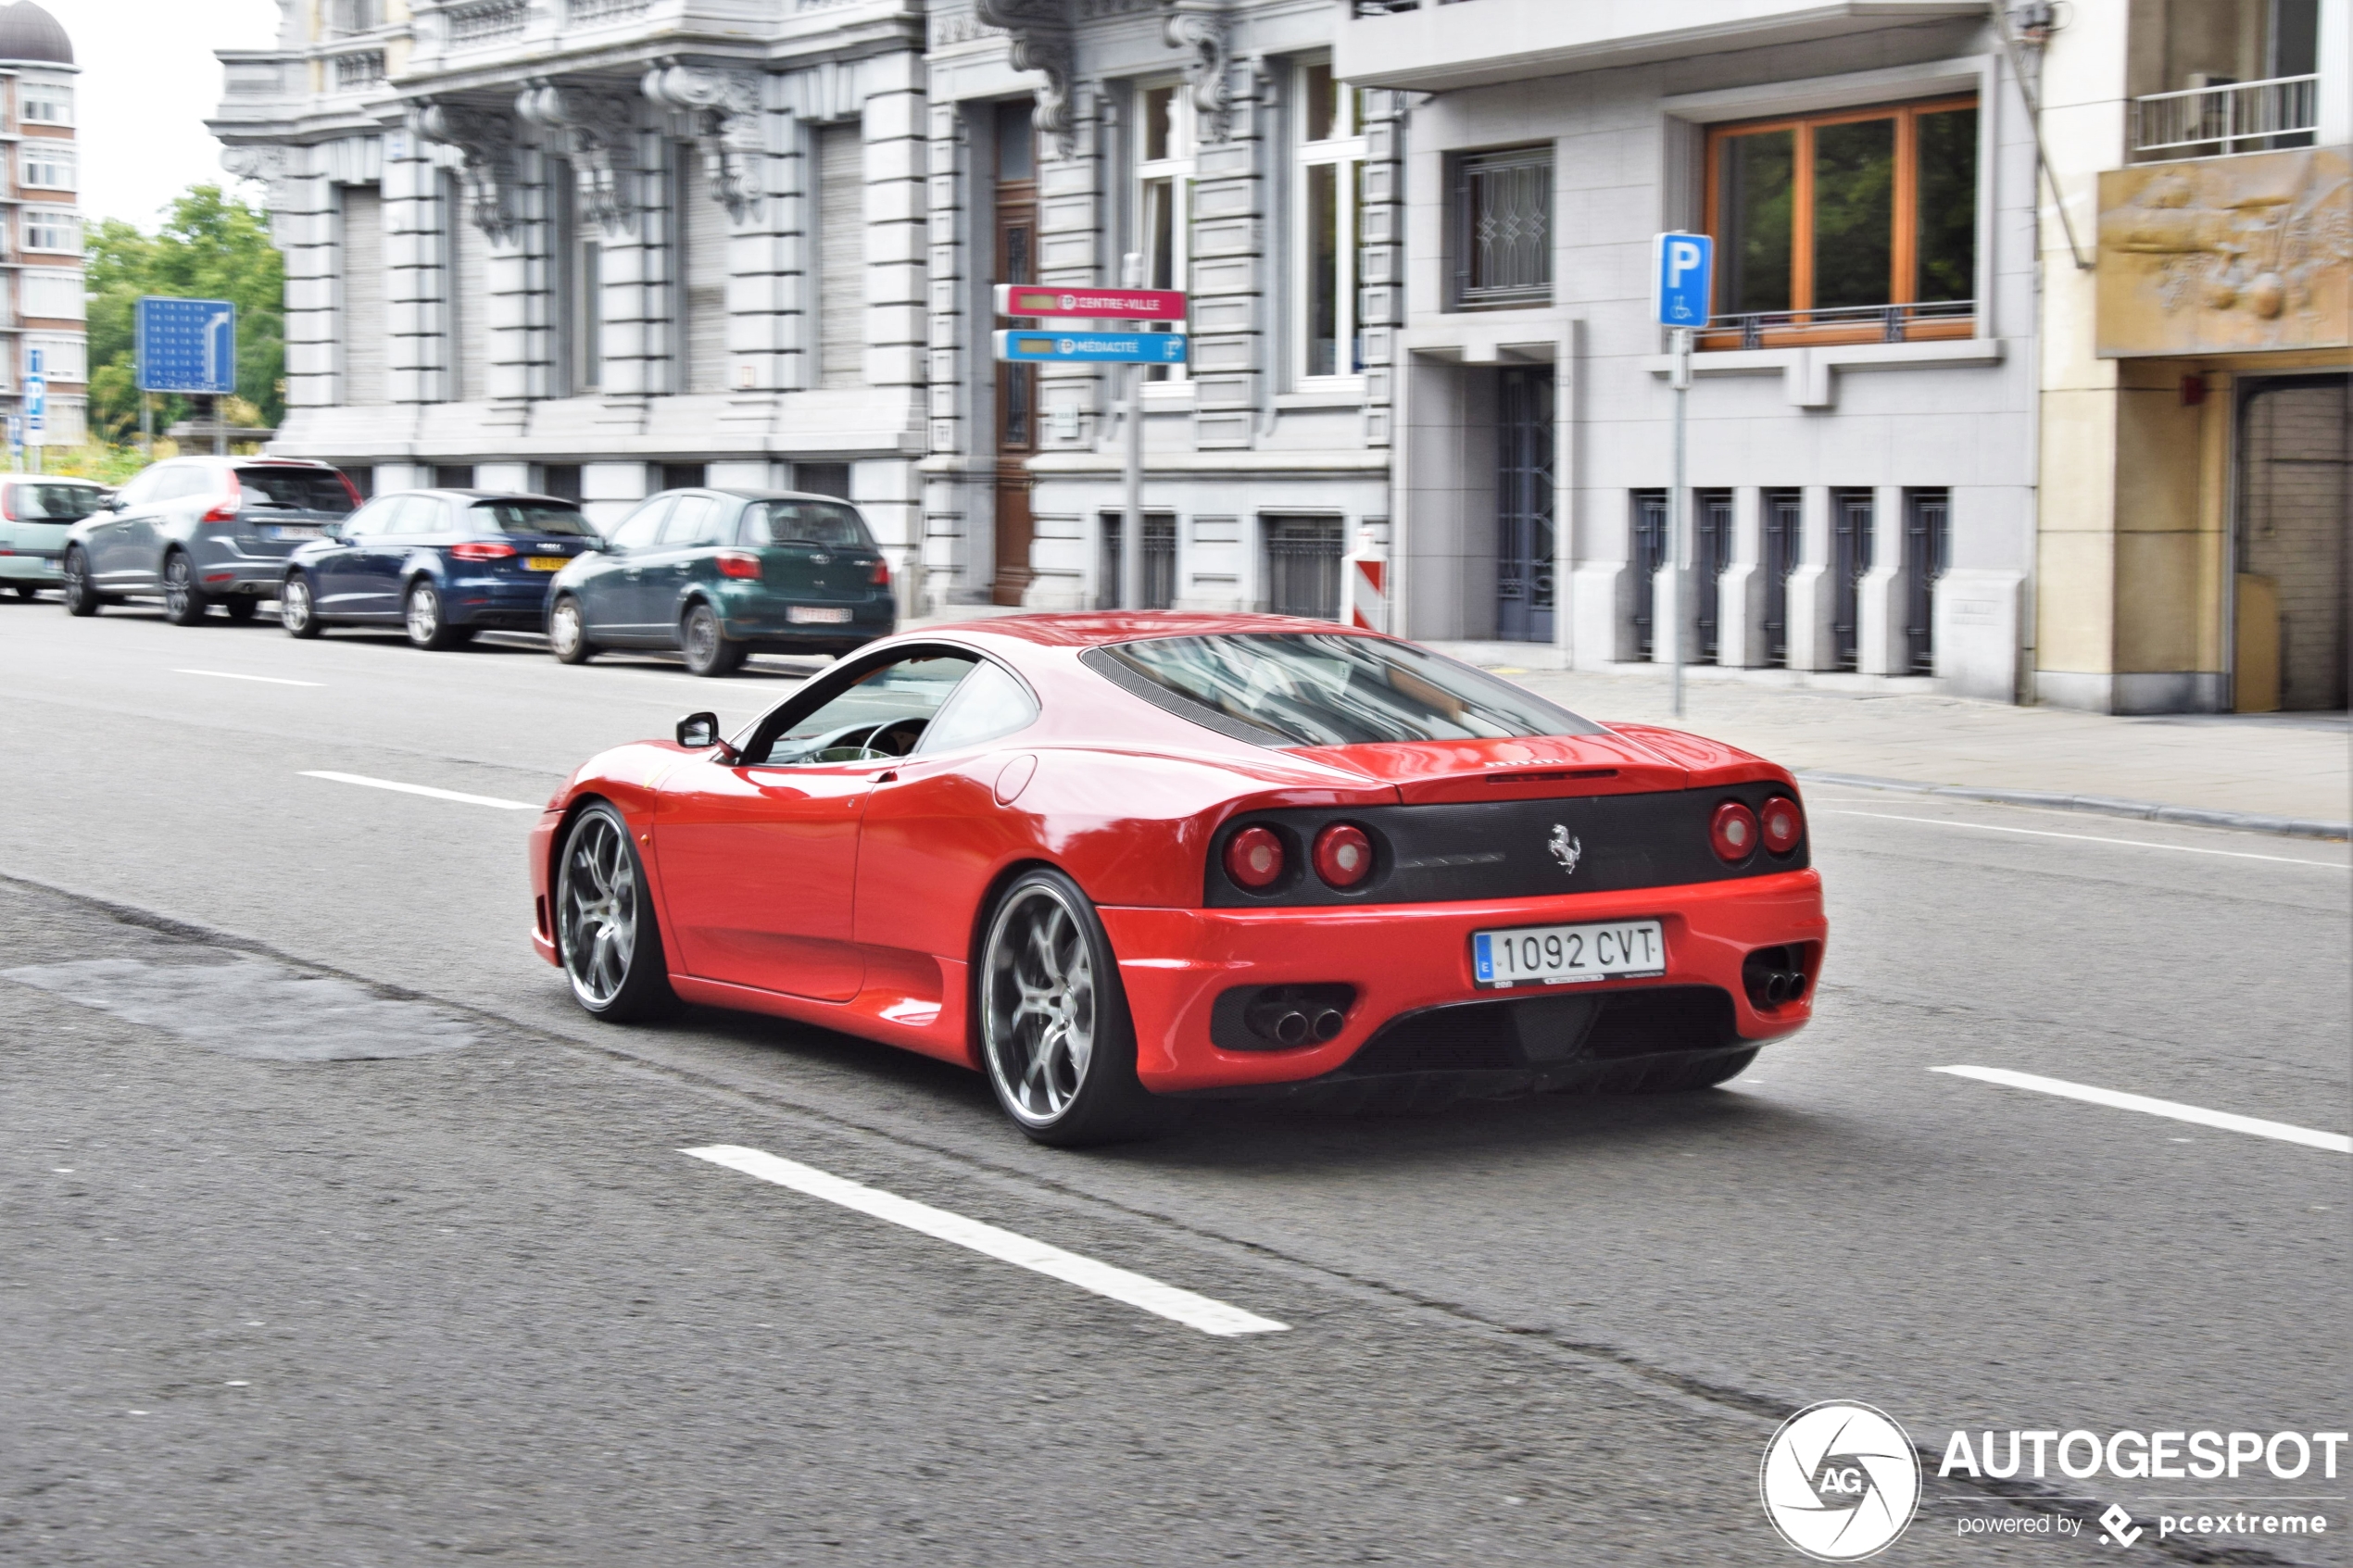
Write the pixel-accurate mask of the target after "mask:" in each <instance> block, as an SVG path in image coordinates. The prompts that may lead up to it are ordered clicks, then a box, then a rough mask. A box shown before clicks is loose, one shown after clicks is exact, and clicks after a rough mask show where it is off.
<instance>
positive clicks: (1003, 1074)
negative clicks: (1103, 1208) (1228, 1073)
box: [973, 867, 1179, 1148]
mask: <svg viewBox="0 0 2353 1568" xmlns="http://www.w3.org/2000/svg"><path fill="white" fill-rule="evenodd" d="M974 986H975V992H976V993H977V995H976V996H975V1006H974V1010H973V1015H974V1017H975V1020H976V1021H977V1027H978V1030H979V1034H980V1042H979V1044H980V1055H981V1060H982V1065H983V1067H984V1068H985V1069H986V1071H987V1072H988V1085H989V1087H990V1088H991V1089H993V1090H995V1091H996V1095H997V1103H998V1104H999V1105H1000V1106H1002V1107H1003V1108H1004V1110H1005V1114H1006V1115H1008V1116H1010V1117H1012V1118H1013V1123H1014V1124H1015V1125H1016V1126H1018V1127H1020V1128H1021V1130H1022V1131H1023V1132H1024V1133H1026V1134H1027V1135H1029V1136H1030V1137H1032V1138H1034V1139H1036V1140H1037V1141H1038V1142H1039V1143H1042V1144H1051V1145H1054V1146H1056V1147H1059V1148H1076V1147H1079V1146H1082V1145H1086V1144H1101V1143H1112V1142H1116V1141H1119V1140H1121V1139H1127V1138H1137V1137H1147V1136H1150V1135H1153V1134H1155V1133H1158V1132H1162V1131H1164V1130H1165V1129H1166V1128H1167V1127H1168V1126H1169V1125H1170V1124H1171V1123H1173V1122H1175V1120H1176V1116H1177V1114H1178V1110H1179V1108H1178V1107H1177V1106H1176V1104H1175V1103H1173V1102H1171V1101H1168V1100H1164V1099H1161V1098H1157V1097H1155V1096H1154V1095H1152V1094H1151V1092H1150V1091H1148V1090H1147V1089H1146V1088H1145V1087H1144V1086H1143V1085H1142V1084H1141V1083H1140V1082H1139V1081H1138V1079H1137V1077H1136V1030H1135V1025H1134V1022H1133V1021H1132V1020H1131V1019H1130V1017H1129V1014H1128V1011H1127V996H1126V991H1125V989H1124V988H1123V987H1122V986H1121V985H1120V983H1119V965H1118V961H1117V960H1116V959H1115V958H1114V955H1113V953H1112V950H1111V939H1110V938H1109V937H1108V936H1107V935H1104V932H1103V922H1101V920H1100V919H1099V918H1097V916H1096V914H1095V906H1094V905H1093V904H1092V903H1091V902H1089V901H1088V897H1087V895H1086V894H1085V893H1084V892H1082V891H1080V889H1079V886H1078V884H1076V883H1075V882H1073V881H1072V880H1071V879H1070V878H1069V877H1067V876H1065V875H1063V873H1062V872H1058V871H1054V870H1051V869H1050V868H1044V867H1041V868H1039V869H1038V870H1036V871H1031V872H1024V873H1023V874H1022V875H1020V876H1019V877H1016V878H1015V879H1014V880H1013V884H1012V885H1011V886H1009V887H1007V888H1006V889H1005V891H1004V893H1003V894H1002V895H1001V896H1000V897H999V898H998V900H997V902H996V904H995V906H994V907H993V908H992V909H990V911H989V915H988V926H987V932H986V935H985V936H984V937H983V939H982V942H981V949H980V962H979V964H978V965H977V966H976V968H975V975H974Z"/></svg>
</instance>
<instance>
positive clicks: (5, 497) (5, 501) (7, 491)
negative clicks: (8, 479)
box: [0, 484, 17, 522]
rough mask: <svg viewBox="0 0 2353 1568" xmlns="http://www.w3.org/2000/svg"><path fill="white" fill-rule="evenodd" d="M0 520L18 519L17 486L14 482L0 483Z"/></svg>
mask: <svg viewBox="0 0 2353 1568" xmlns="http://www.w3.org/2000/svg"><path fill="white" fill-rule="evenodd" d="M0 520H5V521H9V522H14V521H17V487H16V486H15V485H13V484H0Z"/></svg>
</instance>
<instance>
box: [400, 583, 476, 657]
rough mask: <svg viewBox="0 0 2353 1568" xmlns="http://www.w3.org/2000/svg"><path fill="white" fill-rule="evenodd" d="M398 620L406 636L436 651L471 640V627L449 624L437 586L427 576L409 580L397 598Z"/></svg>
mask: <svg viewBox="0 0 2353 1568" xmlns="http://www.w3.org/2000/svg"><path fill="white" fill-rule="evenodd" d="M400 620H401V624H402V626H403V627H404V628H406V629H407V631H408V633H409V641H410V642H411V643H414V644H415V645H416V646H419V647H421V648H430V649H433V650H434V651H436V652H438V651H440V650H442V649H445V648H455V647H463V646H465V645H466V644H468V643H470V642H472V641H473V628H472V627H471V626H452V625H450V624H449V617H448V615H447V613H446V607H444V605H443V604H442V602H441V590H440V589H438V588H436V587H434V585H433V583H432V580H431V579H429V578H423V577H420V578H418V579H417V580H416V581H415V582H413V583H409V592H408V593H406V594H405V595H403V596H401V600H400Z"/></svg>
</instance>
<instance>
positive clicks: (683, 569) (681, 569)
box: [675, 560, 695, 577]
mask: <svg viewBox="0 0 2353 1568" xmlns="http://www.w3.org/2000/svg"><path fill="white" fill-rule="evenodd" d="M694 569H695V563H694V562H692V561H685V560H682V561H680V562H679V563H678V565H677V567H676V569H675V570H676V571H677V573H678V575H679V576H681V577H684V576H686V573H688V572H690V571H694Z"/></svg>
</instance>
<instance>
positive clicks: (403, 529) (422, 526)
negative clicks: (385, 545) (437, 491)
mask: <svg viewBox="0 0 2353 1568" xmlns="http://www.w3.org/2000/svg"><path fill="white" fill-rule="evenodd" d="M393 531H394V532H395V533H448V532H449V503H448V502H447V501H445V500H443V499H442V498H441V497H440V496H438V495H411V496H409V498H408V500H407V501H406V503H405V504H404V505H403V506H402V507H401V508H400V521H398V522H396V523H395V524H393Z"/></svg>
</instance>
